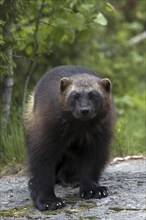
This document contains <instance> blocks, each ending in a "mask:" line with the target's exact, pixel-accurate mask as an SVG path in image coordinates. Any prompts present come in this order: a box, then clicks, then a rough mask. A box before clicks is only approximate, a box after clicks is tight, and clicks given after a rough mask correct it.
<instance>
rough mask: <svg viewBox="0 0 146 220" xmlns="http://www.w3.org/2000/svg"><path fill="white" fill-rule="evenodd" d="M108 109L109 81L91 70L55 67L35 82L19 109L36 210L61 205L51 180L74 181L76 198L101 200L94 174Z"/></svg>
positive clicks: (107, 132)
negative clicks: (22, 111)
mask: <svg viewBox="0 0 146 220" xmlns="http://www.w3.org/2000/svg"><path fill="white" fill-rule="evenodd" d="M113 122H114V109H113V102H112V98H111V82H110V80H109V79H101V78H100V77H98V76H97V75H96V74H95V73H94V72H93V71H92V70H90V69H88V68H84V67H79V66H61V67H57V68H54V69H53V70H51V71H49V72H48V73H46V74H45V75H44V76H43V77H42V79H41V80H40V81H39V82H38V84H37V85H36V88H35V91H34V94H33V95H32V97H31V98H30V100H29V102H28V107H27V111H26V113H25V135H26V144H27V147H28V158H29V167H30V173H31V179H30V181H29V188H30V191H31V197H32V200H33V203H34V205H35V207H36V208H38V209H39V210H47V209H50V210H53V209H58V208H61V207H63V206H65V202H64V201H63V200H62V199H60V198H57V197H56V195H55V192H54V185H55V183H56V182H59V183H62V184H63V185H68V184H70V185H77V184H79V195H80V197H81V198H84V199H90V198H99V199H100V198H102V197H106V196H107V195H108V192H107V188H106V187H104V186H100V185H99V182H98V181H99V178H100V175H101V172H102V170H103V169H104V167H105V166H106V164H107V161H108V158H109V147H110V144H111V139H112V134H113Z"/></svg>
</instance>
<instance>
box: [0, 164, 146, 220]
mask: <svg viewBox="0 0 146 220" xmlns="http://www.w3.org/2000/svg"><path fill="white" fill-rule="evenodd" d="M27 182H28V179H27V177H25V176H7V177H3V178H1V179H0V220H28V219H44V220H45V219H51V220H58V219H60V220H71V219H74V220H82V219H85V220H86V219H89V220H93V219H97V220H98V219H99V220H146V160H129V161H124V162H120V163H116V164H113V165H109V166H108V167H107V169H106V170H105V172H104V174H103V177H102V179H101V184H102V185H105V186H107V187H108V188H109V191H110V195H109V196H108V197H107V198H103V199H101V200H96V199H91V200H81V199H80V198H79V197H78V190H79V189H78V188H76V189H73V188H70V187H68V188H64V187H61V186H58V185H57V186H56V194H57V196H60V197H62V198H64V199H65V200H66V202H67V206H66V207H65V208H63V209H61V210H57V211H45V212H40V211H38V210H36V209H35V208H34V207H33V206H32V203H31V200H30V197H29V192H28V188H27Z"/></svg>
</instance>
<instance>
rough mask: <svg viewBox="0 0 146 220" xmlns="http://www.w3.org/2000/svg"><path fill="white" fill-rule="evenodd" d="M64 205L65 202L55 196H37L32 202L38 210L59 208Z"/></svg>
mask: <svg viewBox="0 0 146 220" xmlns="http://www.w3.org/2000/svg"><path fill="white" fill-rule="evenodd" d="M65 205H66V202H65V201H64V200H61V199H60V198H57V197H53V198H47V199H45V198H44V199H42V198H41V199H40V197H38V198H37V200H36V201H35V202H34V206H35V207H36V208H37V209H38V210H40V211H45V210H56V209H61V208H63V207H64V206H65Z"/></svg>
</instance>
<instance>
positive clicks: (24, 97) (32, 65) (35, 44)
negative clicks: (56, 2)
mask: <svg viewBox="0 0 146 220" xmlns="http://www.w3.org/2000/svg"><path fill="white" fill-rule="evenodd" d="M44 2H45V0H42V3H41V7H40V10H39V13H38V18H37V21H36V26H35V32H34V37H35V43H34V56H33V58H32V59H31V60H30V63H29V66H28V69H27V72H26V80H25V85H24V96H23V103H22V104H23V109H24V108H25V103H26V96H27V88H28V84H29V80H30V76H31V74H32V70H33V67H34V63H35V60H36V57H37V53H38V47H39V45H38V41H37V33H38V30H39V24H40V20H41V17H42V10H43V7H44Z"/></svg>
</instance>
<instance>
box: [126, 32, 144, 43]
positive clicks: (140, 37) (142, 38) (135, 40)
mask: <svg viewBox="0 0 146 220" xmlns="http://www.w3.org/2000/svg"><path fill="white" fill-rule="evenodd" d="M144 39H146V31H144V32H143V33H141V34H139V35H137V36H135V37H132V38H131V39H130V40H129V41H128V42H127V46H130V45H133V44H138V43H139V42H140V41H142V40H144Z"/></svg>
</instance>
